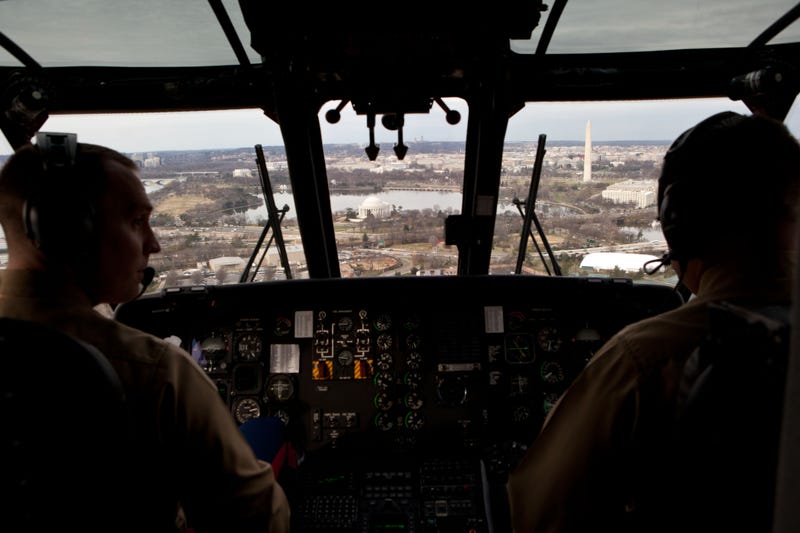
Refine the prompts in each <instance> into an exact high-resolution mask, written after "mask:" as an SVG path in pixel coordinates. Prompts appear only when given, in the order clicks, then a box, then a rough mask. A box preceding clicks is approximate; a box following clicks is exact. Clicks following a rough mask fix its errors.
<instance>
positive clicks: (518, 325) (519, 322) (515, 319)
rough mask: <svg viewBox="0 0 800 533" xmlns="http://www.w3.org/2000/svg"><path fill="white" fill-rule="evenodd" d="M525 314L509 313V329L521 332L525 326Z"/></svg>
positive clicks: (519, 312)
mask: <svg viewBox="0 0 800 533" xmlns="http://www.w3.org/2000/svg"><path fill="white" fill-rule="evenodd" d="M525 320H526V318H525V313H523V312H522V311H511V312H510V313H508V329H509V330H511V331H519V330H520V329H522V326H524V325H525Z"/></svg>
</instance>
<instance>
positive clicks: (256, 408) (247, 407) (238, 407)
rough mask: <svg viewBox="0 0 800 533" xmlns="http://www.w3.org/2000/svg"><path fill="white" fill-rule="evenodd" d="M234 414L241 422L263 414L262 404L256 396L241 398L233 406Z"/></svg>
mask: <svg viewBox="0 0 800 533" xmlns="http://www.w3.org/2000/svg"><path fill="white" fill-rule="evenodd" d="M233 416H234V418H236V421H237V422H239V423H240V424H244V423H245V422H247V421H248V420H253V419H254V418H258V417H259V416H261V406H260V405H259V404H258V400H256V399H255V398H240V399H238V400H236V404H235V405H234V407H233Z"/></svg>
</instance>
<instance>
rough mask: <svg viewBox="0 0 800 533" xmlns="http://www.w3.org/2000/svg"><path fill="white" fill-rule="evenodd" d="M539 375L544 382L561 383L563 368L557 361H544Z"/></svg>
mask: <svg viewBox="0 0 800 533" xmlns="http://www.w3.org/2000/svg"><path fill="white" fill-rule="evenodd" d="M539 375H540V376H541V377H542V381H544V382H545V383H551V384H555V383H561V382H562V381H564V368H563V367H562V366H561V364H560V363H558V362H557V361H545V362H544V363H542V368H541V370H540V371H539Z"/></svg>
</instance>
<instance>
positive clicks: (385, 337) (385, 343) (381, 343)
mask: <svg viewBox="0 0 800 533" xmlns="http://www.w3.org/2000/svg"><path fill="white" fill-rule="evenodd" d="M375 344H377V345H378V348H380V349H381V350H388V349H389V348H391V347H392V336H391V335H389V334H388V333H381V334H380V335H378V338H377V339H375Z"/></svg>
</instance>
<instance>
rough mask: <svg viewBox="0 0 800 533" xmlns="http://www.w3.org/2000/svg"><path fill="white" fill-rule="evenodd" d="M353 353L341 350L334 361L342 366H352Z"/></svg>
mask: <svg viewBox="0 0 800 533" xmlns="http://www.w3.org/2000/svg"><path fill="white" fill-rule="evenodd" d="M353 359H354V357H353V352H351V351H350V350H342V351H341V352H339V354H338V355H337V356H336V360H337V361H339V364H340V365H342V366H352V364H353Z"/></svg>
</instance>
